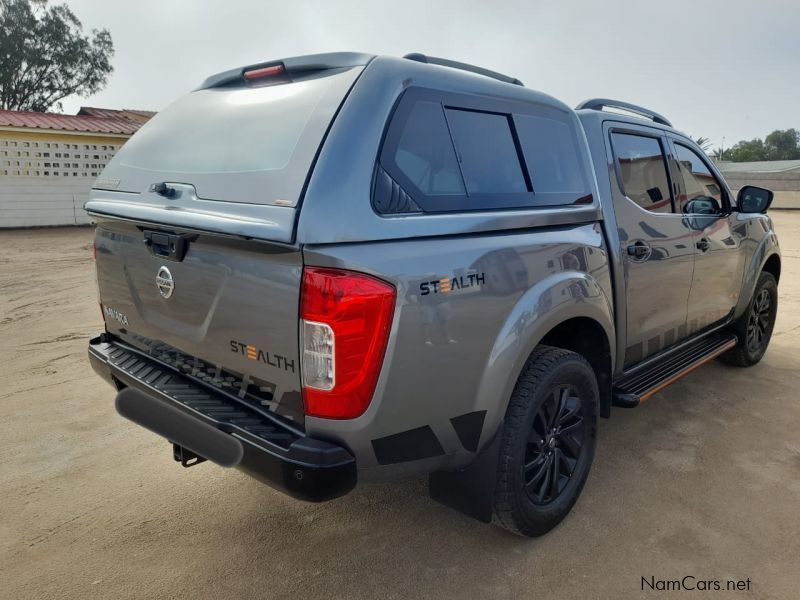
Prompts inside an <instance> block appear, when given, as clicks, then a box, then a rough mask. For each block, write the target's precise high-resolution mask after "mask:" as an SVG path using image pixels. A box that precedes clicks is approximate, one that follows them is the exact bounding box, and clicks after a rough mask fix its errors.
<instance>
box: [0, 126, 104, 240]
mask: <svg viewBox="0 0 800 600" xmlns="http://www.w3.org/2000/svg"><path fill="white" fill-rule="evenodd" d="M65 140H67V141H65ZM119 144H120V140H118V139H108V140H105V139H101V140H98V139H97V138H94V139H92V138H89V137H87V138H86V139H81V138H80V137H77V136H74V135H73V136H69V138H67V137H64V136H59V135H58V134H53V135H52V137H50V136H48V137H45V136H43V135H42V134H41V133H40V132H36V136H35V137H34V136H31V135H29V134H27V132H22V133H19V134H15V133H14V132H10V131H8V132H6V131H3V132H0V228H3V227H6V228H8V227H41V226H46V225H85V224H87V223H91V222H92V221H91V219H90V218H89V217H88V215H87V214H86V212H85V211H84V210H83V205H84V203H85V202H86V200H88V197H89V189H90V188H91V186H92V183H93V182H94V180H95V179H96V178H97V176H98V175H99V174H100V172H102V170H103V167H105V165H106V163H107V162H108V160H109V159H110V158H111V157H112V156H113V155H114V153H115V152H116V151H117V149H118V148H119Z"/></svg>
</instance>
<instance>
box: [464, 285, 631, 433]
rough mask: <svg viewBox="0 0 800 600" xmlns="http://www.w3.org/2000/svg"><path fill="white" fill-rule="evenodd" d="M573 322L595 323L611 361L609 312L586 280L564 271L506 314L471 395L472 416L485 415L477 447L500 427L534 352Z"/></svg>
mask: <svg viewBox="0 0 800 600" xmlns="http://www.w3.org/2000/svg"><path fill="white" fill-rule="evenodd" d="M576 317H584V318H589V319H592V320H593V321H595V322H596V323H598V324H599V325H600V326H601V327H602V329H603V332H604V333H605V335H606V338H607V339H608V344H609V349H610V352H611V359H612V372H613V358H614V356H615V355H616V337H615V333H614V331H615V328H614V311H613V308H612V304H611V302H610V301H609V299H608V297H607V296H606V294H605V292H604V291H603V288H602V286H601V285H600V284H599V283H598V282H597V280H596V279H595V278H594V277H592V275H591V274H588V273H585V272H580V271H564V272H561V273H557V274H554V275H551V276H550V277H548V278H546V279H543V280H541V281H539V282H537V283H536V285H534V286H532V287H531V288H529V289H528V290H527V291H526V292H525V293H524V294H523V295H522V296H521V297H520V299H519V300H518V302H517V304H516V305H515V306H514V309H513V310H512V311H511V312H510V313H509V316H508V318H507V319H506V322H505V323H504V324H503V327H502V328H501V329H500V332H499V334H498V336H497V338H496V339H495V343H494V345H493V347H492V351H491V352H490V354H489V356H488V357H487V364H486V367H485V368H484V370H483V375H482V377H481V381H480V384H479V387H478V391H477V393H476V395H475V406H474V409H473V410H475V411H484V410H485V411H486V416H485V419H484V426H483V431H482V433H481V439H480V444H479V446H480V447H483V446H484V445H486V444H487V443H488V442H489V441H490V440H491V439H492V437H493V436H494V434H495V433H496V431H497V429H498V428H499V426H500V424H501V423H502V421H503V419H504V417H505V412H506V408H507V407H508V402H509V400H510V399H511V393H512V391H513V389H514V385H515V384H516V382H517V379H518V378H519V375H520V373H521V372H522V368H523V367H524V366H525V363H526V362H527V360H528V357H529V356H530V354H531V352H533V349H534V348H535V347H536V346H537V345H538V344H539V342H540V341H541V340H542V339H543V338H544V337H545V335H547V333H549V332H550V331H551V330H552V329H553V328H555V327H556V326H557V325H559V324H561V323H563V322H565V321H567V320H569V319H573V318H576Z"/></svg>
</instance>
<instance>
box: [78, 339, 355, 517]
mask: <svg viewBox="0 0 800 600" xmlns="http://www.w3.org/2000/svg"><path fill="white" fill-rule="evenodd" d="M89 361H90V362H91V365H92V368H93V369H94V370H95V372H97V374H98V375H100V376H101V377H103V379H105V380H106V381H108V382H109V383H111V384H112V385H114V386H115V387H117V388H118V389H123V388H133V390H137V392H136V393H131V390H126V391H122V392H120V394H119V395H118V397H117V409H118V410H119V412H120V414H122V415H123V416H124V417H126V418H128V419H131V420H132V421H134V422H135V423H138V424H139V425H142V426H143V427H146V428H147V429H150V430H151V431H153V432H155V433H157V434H159V435H161V436H163V437H165V438H166V439H168V440H169V441H170V442H172V443H174V444H177V445H179V446H183V447H185V448H188V449H189V450H191V451H192V452H194V453H195V454H197V455H199V456H203V457H204V458H208V459H209V460H211V461H213V462H216V463H218V464H221V465H223V466H235V467H236V468H238V469H240V470H242V471H244V472H245V473H247V474H248V475H250V476H252V477H254V478H256V479H258V480H259V481H261V482H263V483H266V484H267V485H269V486H271V487H274V488H276V489H278V490H280V491H282V492H285V493H286V494H289V495H290V496H293V497H294V498H298V499H301V500H307V501H310V502H320V501H323V500H330V499H333V498H337V497H339V496H343V495H344V494H346V493H347V492H349V491H350V490H352V489H353V488H354V487H355V484H356V479H357V475H356V462H355V459H354V458H353V456H352V455H351V454H350V453H349V452H348V451H347V450H346V449H344V448H342V447H340V446H336V445H334V444H331V443H329V442H326V441H323V440H318V439H314V438H310V437H307V436H305V435H304V434H303V432H302V431H300V430H298V429H295V428H294V427H292V426H291V425H289V424H287V423H286V422H285V421H283V420H281V419H280V418H278V417H275V416H272V415H270V414H268V413H266V412H265V411H261V410H259V409H258V408H257V407H255V406H252V405H250V404H245V403H243V402H241V401H239V400H238V399H237V398H235V397H233V396H230V395H228V394H225V393H223V392H219V391H217V390H214V389H212V388H209V387H208V386H206V385H204V384H203V383H201V382H200V381H199V380H196V379H194V378H193V377H192V376H191V375H190V374H186V373H180V372H178V371H176V370H174V369H172V368H171V367H168V366H166V365H164V364H162V363H160V362H158V361H157V360H155V359H153V358H151V357H149V356H146V355H144V354H141V353H140V352H138V351H137V350H135V349H134V348H131V347H130V346H127V345H126V344H124V343H122V342H120V341H119V340H116V339H115V338H112V337H111V336H108V335H107V334H103V335H101V336H98V337H96V338H93V339H92V340H90V342H89Z"/></svg>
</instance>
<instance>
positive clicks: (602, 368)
mask: <svg viewBox="0 0 800 600" xmlns="http://www.w3.org/2000/svg"><path fill="white" fill-rule="evenodd" d="M539 344H544V345H547V346H553V347H556V348H563V349H564V350H571V351H573V352H576V353H578V354H580V355H581V356H583V357H584V358H585V359H586V360H587V361H588V362H589V364H590V365H591V366H592V370H593V371H594V374H595V377H596V378H597V385H598V388H599V390H600V416H601V417H608V416H610V415H611V377H612V368H611V346H610V344H609V339H608V336H607V335H606V332H605V329H603V326H602V325H601V324H600V323H599V322H597V321H595V320H594V319H592V318H589V317H574V318H571V319H567V320H566V321H563V322H561V323H559V324H558V325H556V326H555V327H553V328H552V329H551V330H550V331H548V332H547V333H546V334H545V335H544V337H543V338H542V339H541V340H540V341H539ZM537 346H538V344H537Z"/></svg>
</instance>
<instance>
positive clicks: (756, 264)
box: [733, 231, 781, 319]
mask: <svg viewBox="0 0 800 600" xmlns="http://www.w3.org/2000/svg"><path fill="white" fill-rule="evenodd" d="M773 256H777V257H778V258H779V259H780V258H781V253H780V249H779V247H778V238H777V236H776V235H775V232H773V231H770V232H769V233H767V234H766V235H764V237H763V238H762V239H761V241H759V243H758V246H757V247H756V249H755V251H754V252H753V255H752V256H751V257H750V262H749V263H748V264H747V265H745V272H744V278H743V281H742V291H741V293H740V294H739V301H738V302H737V303H736V309H735V310H734V314H733V318H734V319H737V318H739V317H740V316H741V315H742V314H743V313H744V312H745V311H746V310H747V306H748V305H749V304H750V299H751V298H752V297H753V292H754V291H755V289H756V282H757V281H758V276H759V275H760V274H761V271H763V270H764V265H766V264H767V261H768V260H769V259H770V258H772V257H773Z"/></svg>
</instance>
